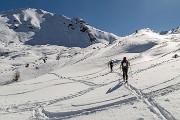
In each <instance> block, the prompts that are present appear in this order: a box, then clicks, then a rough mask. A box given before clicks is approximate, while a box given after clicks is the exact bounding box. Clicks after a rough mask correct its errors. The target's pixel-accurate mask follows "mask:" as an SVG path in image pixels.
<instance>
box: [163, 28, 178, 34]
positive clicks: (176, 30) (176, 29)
mask: <svg viewBox="0 0 180 120" xmlns="http://www.w3.org/2000/svg"><path fill="white" fill-rule="evenodd" d="M160 34H161V35H164V34H167V35H170V34H180V27H177V28H175V29H171V30H169V31H162V32H160Z"/></svg>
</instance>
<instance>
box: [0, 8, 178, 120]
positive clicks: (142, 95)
mask: <svg viewBox="0 0 180 120" xmlns="http://www.w3.org/2000/svg"><path fill="white" fill-rule="evenodd" d="M34 10H35V11H36V12H32V11H34ZM17 11H18V12H19V11H24V10H17ZM25 11H26V12H25V13H26V15H25V16H26V17H25V16H23V17H21V16H22V14H21V12H19V14H17V13H18V12H17V13H16V15H15V14H13V12H12V11H9V13H8V14H3V13H4V12H3V13H1V14H0V16H1V17H0V25H1V26H0V55H1V56H0V66H1V67H0V120H61V119H70V120H112V119H113V120H180V114H179V111H180V72H179V71H180V33H179V32H176V34H174V33H170V32H168V34H163V35H160V34H159V33H155V32H153V31H152V30H150V29H142V30H139V31H137V33H133V34H131V35H129V36H126V37H122V38H120V37H115V38H117V39H110V38H111V37H112V36H115V35H114V34H112V33H107V32H102V31H101V33H102V34H101V35H100V34H99V32H98V31H96V30H97V29H95V28H93V30H94V33H93V36H95V37H96V40H97V41H98V42H97V41H96V42H93V43H91V42H89V38H87V39H83V38H84V37H80V39H79V40H77V39H78V36H77V37H74V36H76V35H77V34H79V35H80V36H81V35H82V36H83V35H85V36H86V37H87V33H84V32H82V33H78V32H77V31H76V33H72V36H71V34H70V35H69V36H70V38H71V39H72V40H71V39H69V40H70V41H69V42H67V41H66V39H65V38H66V37H65V36H61V35H60V34H57V36H54V37H52V36H53V35H52V31H51V30H53V29H51V30H50V31H48V30H47V29H42V26H41V24H42V23H43V21H49V19H48V17H50V16H51V15H53V14H52V13H48V12H45V11H42V10H36V9H25ZM27 11H28V12H27ZM37 11H39V12H37ZM10 13H12V14H10ZM37 13H38V14H37ZM39 14H47V17H46V19H42V17H41V16H39ZM13 15H14V18H16V20H17V21H18V22H19V23H18V26H21V27H20V28H19V30H18V28H17V29H15V30H14V29H13V28H10V26H11V25H12V24H11V23H10V21H11V20H12V18H11V17H13ZM28 15H29V16H28ZM2 16H6V17H2ZM7 16H8V17H7ZM62 17H63V19H65V20H67V19H69V18H66V17H64V16H62ZM14 18H13V19H14ZM8 19H9V20H10V21H8ZM22 19H23V20H25V21H26V20H27V21H29V22H31V25H34V27H35V28H36V29H35V30H27V28H25V27H26V26H23V24H21V23H22ZM50 20H52V21H54V19H53V18H51V17H50ZM69 20H70V19H69ZM78 20H80V19H78ZM6 23H8V24H6ZM46 24H47V23H46ZM48 24H49V25H51V24H50V22H48ZM53 24H55V23H52V25H53ZM44 27H45V26H44ZM63 27H64V26H63ZM89 28H92V27H90V26H89ZM41 29H42V31H41ZM60 29H61V28H60ZM62 29H63V28H62ZM64 29H65V27H64ZM54 31H56V28H55V30H54ZM63 31H64V30H62V31H61V32H63ZM65 32H66V31H65ZM37 34H38V35H37ZM42 34H46V36H44V37H42V36H43V35H42ZM23 35H24V36H23ZM36 35H37V36H38V37H37V36H36ZM110 35H112V36H111V37H110V38H109V36H110ZM47 36H48V37H49V38H51V40H50V41H48V45H45V44H46V42H45V41H46V40H47V39H46V37H47ZM99 36H100V37H99ZM41 37H42V38H41ZM56 37H57V38H58V39H56V40H55V38H56ZM61 37H62V39H60V38H61ZM30 38H33V41H35V40H37V41H38V42H37V45H36V44H35V43H36V42H34V43H33V45H32V43H31V42H29V41H31V39H30ZM63 38H64V39H63ZM63 40H64V41H66V42H65V43H62V45H61V44H60V43H61V42H59V41H63ZM73 40H77V41H76V44H74V42H72V43H71V41H73ZM83 40H84V41H83ZM111 40H113V41H111ZM26 42H29V43H28V44H27V43H26ZM30 43H31V44H30ZM41 43H42V44H41ZM55 43H57V45H55ZM71 44H72V45H71ZM72 46H73V47H72ZM123 57H127V59H128V60H129V62H130V64H131V66H130V68H129V70H128V71H129V72H128V75H129V79H128V83H124V82H123V79H122V71H121V70H120V63H121V60H122V59H123ZM43 60H45V63H44V61H43ZM110 60H113V62H114V68H113V70H114V71H113V72H110V68H109V66H108V62H109V61H110ZM27 64H29V66H27ZM16 71H19V74H20V78H19V79H18V81H17V82H15V81H13V77H14V74H15V73H16Z"/></svg>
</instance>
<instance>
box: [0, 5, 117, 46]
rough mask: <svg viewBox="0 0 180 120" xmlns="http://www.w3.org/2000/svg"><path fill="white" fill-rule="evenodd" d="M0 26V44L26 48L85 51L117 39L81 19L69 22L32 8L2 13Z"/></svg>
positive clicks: (67, 19) (61, 17)
mask: <svg viewBox="0 0 180 120" xmlns="http://www.w3.org/2000/svg"><path fill="white" fill-rule="evenodd" d="M0 25H1V28H0V35H1V36H2V37H1V40H0V41H1V42H5V43H6V44H8V43H12V42H22V43H25V44H28V45H46V44H50V45H61V46H66V47H87V46H89V45H91V44H93V43H98V42H101V43H104V44H108V43H109V42H113V41H115V40H116V39H118V36H116V35H114V34H112V33H108V32H104V31H101V30H98V29H95V28H93V27H91V26H90V25H88V24H87V23H86V22H84V21H83V20H82V19H80V18H73V19H70V18H67V17H65V16H62V15H59V14H54V13H50V12H46V11H44V10H40V9H39V10H38V9H32V8H27V9H16V10H10V11H7V12H1V13H0ZM9 35H10V36H9Z"/></svg>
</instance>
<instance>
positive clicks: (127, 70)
mask: <svg viewBox="0 0 180 120" xmlns="http://www.w3.org/2000/svg"><path fill="white" fill-rule="evenodd" d="M125 75H126V80H128V68H127V69H126V74H125Z"/></svg>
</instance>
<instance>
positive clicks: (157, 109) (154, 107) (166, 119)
mask: <svg viewBox="0 0 180 120" xmlns="http://www.w3.org/2000/svg"><path fill="white" fill-rule="evenodd" d="M126 88H127V89H128V90H130V91H131V92H133V93H134V94H135V95H136V96H137V98H138V99H140V100H142V101H143V102H144V103H145V104H146V105H147V106H148V108H149V109H150V111H151V112H152V113H154V114H156V115H157V116H158V117H159V118H160V119H163V120H176V119H175V118H174V117H173V115H172V114H171V113H170V112H168V111H167V110H165V109H164V108H163V107H162V106H160V105H159V104H158V103H157V102H156V101H155V100H154V99H153V98H152V97H151V96H147V95H146V94H144V93H143V92H142V90H140V89H137V88H135V87H134V86H132V85H131V84H129V83H127V86H126Z"/></svg>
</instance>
